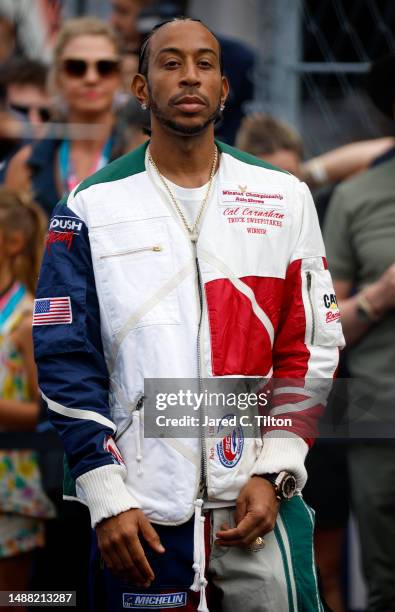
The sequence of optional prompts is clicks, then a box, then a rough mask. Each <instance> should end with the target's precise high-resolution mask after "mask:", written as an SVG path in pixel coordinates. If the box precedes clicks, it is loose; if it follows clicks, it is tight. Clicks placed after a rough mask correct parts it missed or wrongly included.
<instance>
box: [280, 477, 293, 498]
mask: <svg viewBox="0 0 395 612" xmlns="http://www.w3.org/2000/svg"><path fill="white" fill-rule="evenodd" d="M295 490H296V479H295V476H292V474H288V476H286V477H285V478H284V480H283V481H282V483H281V491H282V494H283V497H285V498H286V499H291V497H293V496H294V494H295Z"/></svg>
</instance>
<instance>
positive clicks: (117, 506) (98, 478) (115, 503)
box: [76, 465, 140, 528]
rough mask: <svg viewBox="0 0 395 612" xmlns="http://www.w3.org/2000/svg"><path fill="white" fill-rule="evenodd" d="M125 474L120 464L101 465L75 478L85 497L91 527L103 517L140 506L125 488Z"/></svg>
mask: <svg viewBox="0 0 395 612" xmlns="http://www.w3.org/2000/svg"><path fill="white" fill-rule="evenodd" d="M125 475H126V471H125V468H124V467H123V466H121V465H103V466H102V467H99V468H96V469H95V470H91V471H90V472H86V473H85V474H82V475H81V476H79V477H78V478H77V480H76V486H77V489H78V488H81V490H82V493H83V496H84V497H85V500H86V503H87V505H88V507H89V511H90V513H91V523H92V527H93V528H95V527H96V525H97V523H99V522H100V521H102V520H103V519H105V518H109V517H110V516H116V515H117V514H120V513H121V512H125V511H126V510H130V509H131V508H140V504H139V503H138V501H137V500H136V499H135V498H134V497H133V495H131V494H130V493H129V491H128V489H127V488H126V485H125V483H124V478H125Z"/></svg>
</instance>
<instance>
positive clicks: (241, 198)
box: [219, 183, 285, 208]
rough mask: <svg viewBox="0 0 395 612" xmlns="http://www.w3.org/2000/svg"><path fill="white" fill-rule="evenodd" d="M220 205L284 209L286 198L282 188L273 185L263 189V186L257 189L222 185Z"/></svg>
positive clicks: (227, 184) (245, 186) (249, 186)
mask: <svg viewBox="0 0 395 612" xmlns="http://www.w3.org/2000/svg"><path fill="white" fill-rule="evenodd" d="M219 201H220V204H222V205H226V206H227V205H228V204H229V203H235V204H239V205H241V206H259V207H260V206H265V207H271V208H279V207H280V208H282V207H283V206H284V201H285V196H284V192H283V190H282V189H281V188H277V187H275V186H273V185H271V186H270V188H268V189H265V188H262V185H260V186H259V187H255V186H254V185H247V184H246V185H241V184H240V185H235V184H234V183H222V184H221V185H220V197H219Z"/></svg>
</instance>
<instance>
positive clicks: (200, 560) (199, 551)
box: [189, 499, 209, 612]
mask: <svg viewBox="0 0 395 612" xmlns="http://www.w3.org/2000/svg"><path fill="white" fill-rule="evenodd" d="M202 506H203V500H202V499H197V500H196V501H195V519H194V525H193V566H192V568H193V570H194V572H195V577H194V580H193V584H192V585H191V586H190V587H189V588H190V589H191V591H195V592H196V593H197V592H199V591H200V601H199V606H198V612H209V609H208V607H207V599H206V586H207V580H206V577H205V572H206V547H205V541H204V522H205V517H204V516H202Z"/></svg>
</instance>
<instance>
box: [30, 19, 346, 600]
mask: <svg viewBox="0 0 395 612" xmlns="http://www.w3.org/2000/svg"><path fill="white" fill-rule="evenodd" d="M132 88H133V93H134V95H135V96H136V98H137V100H138V102H139V103H140V104H141V106H143V107H144V108H149V110H150V113H151V139H150V141H149V143H146V144H145V145H143V146H142V147H140V148H139V149H137V150H135V151H133V152H132V153H129V154H127V155H126V156H124V157H123V158H121V159H119V160H117V161H115V162H113V163H111V164H110V165H109V166H108V167H107V168H104V169H102V170H101V171H100V172H98V173H96V174H94V175H93V176H92V177H90V178H89V179H87V180H86V181H84V182H83V183H81V184H80V185H79V186H78V187H77V188H76V189H75V190H74V191H73V192H72V194H70V196H69V198H68V200H67V202H64V203H62V204H61V205H60V206H58V207H57V209H56V210H55V213H54V217H53V220H52V228H53V231H57V232H60V233H62V232H65V231H68V232H72V233H73V238H72V243H71V244H70V243H69V244H68V246H66V245H65V244H64V242H62V241H61V240H60V239H59V240H53V241H52V242H51V253H48V254H47V255H46V256H45V259H44V263H43V268H42V272H41V276H40V282H39V291H38V301H39V302H40V300H42V299H43V298H45V297H46V298H47V300H48V299H50V300H53V299H54V296H59V297H62V300H63V309H64V312H63V316H65V317H66V318H67V321H66V323H64V324H59V325H52V324H51V321H49V324H46V323H44V324H43V325H40V326H37V327H35V342H36V356H37V363H38V368H39V376H40V386H41V389H42V391H43V394H44V396H45V398H46V401H47V403H48V406H49V413H50V415H51V419H52V422H53V423H54V425H55V426H56V427H57V429H58V431H59V432H60V434H61V436H62V438H63V441H64V445H65V450H66V456H67V460H68V464H69V467H70V479H69V485H70V486H69V488H68V491H67V494H68V495H69V496H73V495H74V496H77V497H78V498H79V499H80V500H81V501H83V502H84V503H86V504H87V505H88V507H89V509H90V513H91V519H92V526H93V527H94V528H95V531H96V539H97V547H98V550H99V551H100V556H101V559H102V561H103V562H104V569H103V570H99V568H97V569H98V571H100V572H101V571H102V572H103V573H102V574H101V577H102V580H101V581H100V584H101V585H102V586H104V595H103V597H102V598H100V602H97V601H96V603H93V609H94V610H95V611H96V612H97V610H99V609H100V605H99V603H100V604H101V605H102V606H104V608H105V609H106V610H108V611H118V610H123V609H126V608H131V609H139V610H167V609H173V608H178V609H180V610H196V609H198V610H200V611H204V610H208V609H210V610H211V612H213V611H217V610H218V611H219V610H223V611H224V612H229V611H235V612H236V611H239V610H241V609H244V610H245V611H246V612H253V611H254V612H255V611H259V612H263V611H265V612H269V611H270V612H273V610H275V611H276V612H285V611H288V610H296V609H299V610H304V611H308V610H310V611H313V610H322V609H323V608H322V604H321V600H320V597H319V594H318V590H317V583H316V577H315V570H314V559H313V553H312V531H313V518H312V512H311V511H310V510H309V508H308V507H307V506H306V505H305V504H304V502H303V500H302V498H301V496H300V495H299V493H300V491H301V489H302V488H303V486H304V483H305V480H306V471H305V468H304V459H305V456H306V453H307V450H308V447H309V445H310V444H311V443H312V435H313V434H312V432H313V424H314V422H315V421H316V419H317V416H318V414H319V413H320V411H321V409H322V405H321V403H322V401H324V400H323V398H321V399H320V400H319V401H318V400H317V399H316V398H315V397H314V396H313V394H312V393H311V392H310V391H309V380H310V379H312V378H314V377H315V378H322V379H323V378H328V379H331V378H332V377H333V375H334V372H335V370H336V367H337V361H338V347H339V346H341V345H342V344H343V336H342V332H341V326H340V323H339V322H338V317H337V316H336V312H335V311H334V310H333V308H331V311H330V313H329V314H330V317H328V316H327V314H328V313H327V306H326V301H325V299H324V297H323V296H327V295H332V294H333V288H332V283H331V280H330V276H329V272H328V271H327V269H326V265H325V253H324V247H323V243H322V239H321V235H320V231H319V227H318V222H317V217H316V213H315V208H314V204H313V201H312V199H311V196H310V193H309V191H308V189H307V188H306V186H305V185H303V184H301V183H300V182H299V181H298V180H297V179H296V178H295V177H293V176H291V175H288V174H286V173H282V172H281V171H279V170H277V169H274V168H273V167H271V166H268V165H267V164H265V163H264V162H262V161H261V160H258V159H256V158H254V157H252V156H249V155H246V154H244V153H241V152H240V151H238V150H237V149H234V148H232V147H229V146H227V145H225V144H223V143H221V142H219V141H216V140H215V138H214V122H215V121H216V119H217V118H218V117H219V116H220V115H221V113H222V112H223V110H224V107H225V104H226V97H227V94H228V83H227V80H226V78H225V77H224V76H223V74H222V62H221V49H220V46H219V43H218V41H217V39H216V38H215V36H214V35H213V34H212V33H211V32H210V31H209V30H208V29H207V28H206V27H205V26H204V25H203V24H202V23H200V22H198V21H194V20H191V19H179V20H175V21H171V22H168V23H165V24H163V25H161V26H160V27H158V28H156V30H155V31H154V32H153V33H152V35H151V36H150V37H149V39H148V40H147V42H146V43H145V44H144V46H143V47H142V49H141V53H140V66H139V73H138V74H137V75H136V76H135V77H134V80H133V84H132ZM48 296H50V298H49V297H48ZM271 376H273V377H274V378H278V379H280V382H281V380H284V379H287V380H288V381H289V380H290V379H297V381H298V388H297V389H296V390H295V392H294V389H293V388H292V389H291V390H290V389H289V386H288V384H286V383H285V380H284V383H282V384H281V385H280V384H279V385H277V389H276V396H275V398H274V400H273V403H272V415H276V414H280V415H281V416H282V417H285V416H286V417H292V418H288V419H284V420H285V421H287V422H289V423H292V424H291V425H290V426H289V427H286V428H285V429H283V430H280V429H278V428H276V426H273V425H271V426H269V427H266V428H265V429H263V431H262V435H259V436H257V437H256V438H250V437H247V431H244V432H243V428H240V427H238V428H237V431H236V430H235V431H233V433H232V435H230V436H226V437H224V438H223V439H221V437H220V438H219V439H217V440H210V439H208V438H204V436H203V439H201V438H188V439H187V438H182V439H176V440H174V439H171V438H170V437H166V438H149V437H146V438H145V437H144V435H143V424H144V419H146V418H147V416H148V415H147V414H145V408H144V402H145V399H144V389H145V387H144V384H145V383H144V381H145V380H146V379H149V378H156V379H174V378H184V379H195V380H201V379H203V378H206V379H215V378H218V379H220V378H226V377H239V378H243V377H271ZM296 391H297V392H296ZM245 429H247V428H245ZM165 435H166V434H165ZM73 485H74V491H72V489H73ZM94 556H95V555H94ZM96 558H97V557H96ZM206 568H207V572H206V571H205V570H206ZM95 575H96V574H95ZM207 582H209V586H210V584H211V585H214V587H215V597H216V599H215V600H213V599H212V594H213V592H214V591H213V592H211V591H210V588H208V589H207V593H206V586H207ZM96 592H97V591H96Z"/></svg>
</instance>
